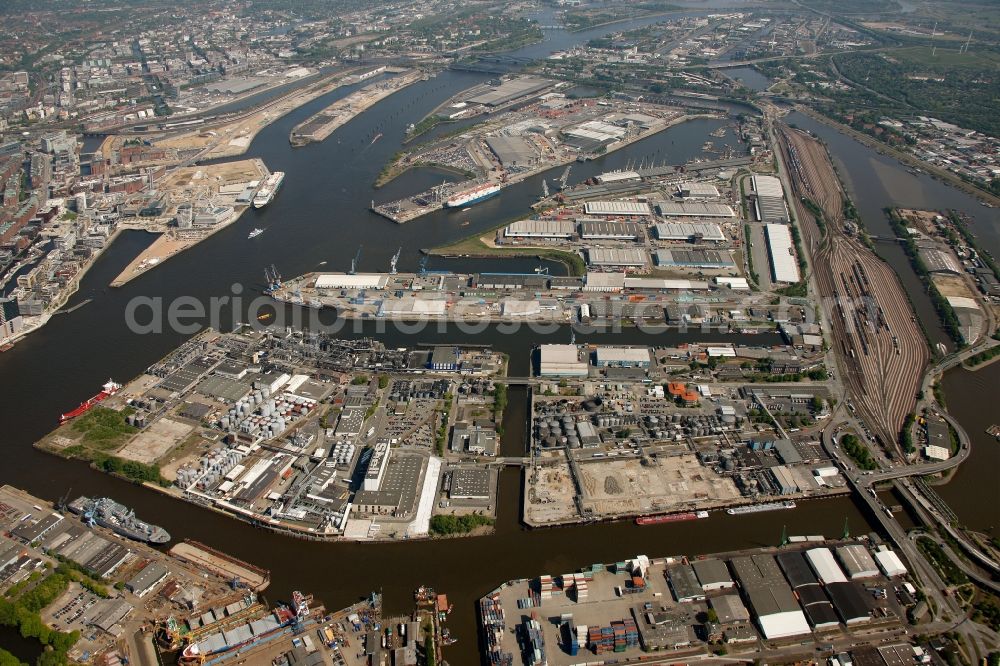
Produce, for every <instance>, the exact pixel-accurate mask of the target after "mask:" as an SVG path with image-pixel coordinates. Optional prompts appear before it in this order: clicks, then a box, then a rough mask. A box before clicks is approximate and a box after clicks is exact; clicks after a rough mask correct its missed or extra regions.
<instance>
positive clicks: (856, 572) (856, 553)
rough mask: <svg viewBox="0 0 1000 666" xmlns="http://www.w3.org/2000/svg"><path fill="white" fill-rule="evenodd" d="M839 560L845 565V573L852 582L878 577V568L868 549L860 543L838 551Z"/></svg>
mask: <svg viewBox="0 0 1000 666" xmlns="http://www.w3.org/2000/svg"><path fill="white" fill-rule="evenodd" d="M837 558H838V559H839V560H840V563H841V564H843V565H844V571H846V572H847V575H848V576H850V577H851V580H858V579H859V578H874V577H875V576H877V575H878V566H876V564H875V560H874V559H872V556H871V555H870V554H869V553H868V549H867V548H865V547H864V546H863V545H861V544H860V543H852V544H850V545H848V546H841V547H840V548H838V549H837Z"/></svg>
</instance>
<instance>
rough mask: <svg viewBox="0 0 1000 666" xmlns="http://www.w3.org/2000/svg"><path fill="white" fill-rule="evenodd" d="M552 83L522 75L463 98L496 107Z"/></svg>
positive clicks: (472, 102) (536, 91) (473, 102)
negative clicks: (473, 95)
mask: <svg viewBox="0 0 1000 666" xmlns="http://www.w3.org/2000/svg"><path fill="white" fill-rule="evenodd" d="M551 85H552V81H549V80H547V79H540V78H537V77H533V76H523V77H518V78H516V79H512V80H510V81H504V82H503V83H501V84H500V85H499V86H496V87H494V88H492V89H491V90H488V91H486V92H484V93H481V94H479V95H476V96H475V97H470V98H469V99H467V100H465V101H466V102H468V103H469V104H482V105H483V106H490V107H497V106H503V105H504V104H507V103H509V102H513V101H515V100H518V99H521V98H522V97H527V96H529V95H532V94H535V93H538V92H541V91H542V90H545V89H546V88H548V87H549V86H551Z"/></svg>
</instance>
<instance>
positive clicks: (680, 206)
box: [656, 201, 736, 217]
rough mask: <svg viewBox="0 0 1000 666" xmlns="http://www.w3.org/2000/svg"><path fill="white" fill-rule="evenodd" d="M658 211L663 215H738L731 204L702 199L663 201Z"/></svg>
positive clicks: (658, 205)
mask: <svg viewBox="0 0 1000 666" xmlns="http://www.w3.org/2000/svg"><path fill="white" fill-rule="evenodd" d="M656 212H657V213H658V214H660V215H662V216H663V217H736V212H735V211H733V209H732V208H731V207H730V206H727V205H726V204H722V203H706V202H702V201H685V202H678V201H661V202H660V203H658V204H656Z"/></svg>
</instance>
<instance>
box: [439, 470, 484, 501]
mask: <svg viewBox="0 0 1000 666" xmlns="http://www.w3.org/2000/svg"><path fill="white" fill-rule="evenodd" d="M448 497H449V498H451V499H456V500H483V501H485V500H488V499H489V498H490V472H489V470H487V469H482V468H478V467H477V468H466V469H456V470H455V471H454V472H452V473H451V486H450V488H449V490H448Z"/></svg>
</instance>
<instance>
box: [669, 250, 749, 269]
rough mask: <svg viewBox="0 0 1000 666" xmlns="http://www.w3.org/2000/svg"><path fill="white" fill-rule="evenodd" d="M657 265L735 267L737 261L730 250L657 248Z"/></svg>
mask: <svg viewBox="0 0 1000 666" xmlns="http://www.w3.org/2000/svg"><path fill="white" fill-rule="evenodd" d="M654 257H655V259H656V265H657V266H665V267H681V268H715V269H720V268H733V267H735V266H736V262H734V261H733V257H732V255H731V254H729V253H728V252H720V251H718V250H657V251H656V254H655V255H654Z"/></svg>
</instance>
